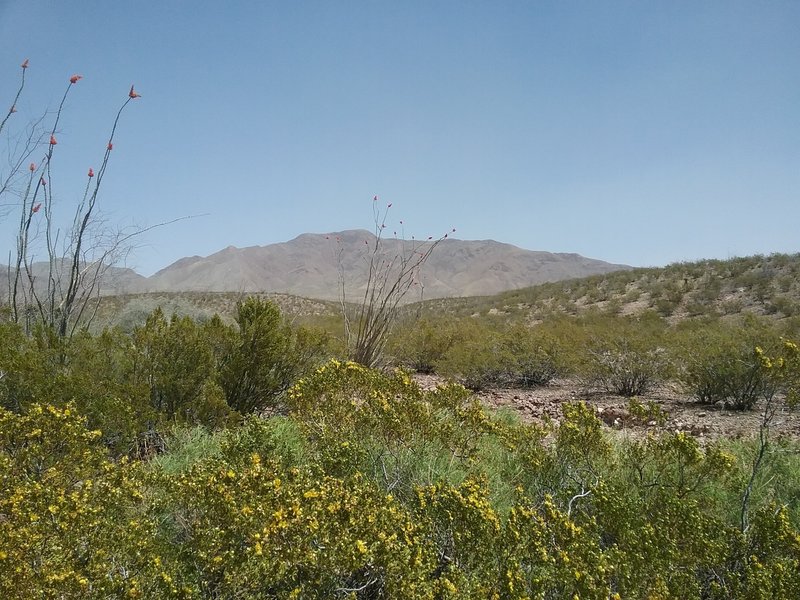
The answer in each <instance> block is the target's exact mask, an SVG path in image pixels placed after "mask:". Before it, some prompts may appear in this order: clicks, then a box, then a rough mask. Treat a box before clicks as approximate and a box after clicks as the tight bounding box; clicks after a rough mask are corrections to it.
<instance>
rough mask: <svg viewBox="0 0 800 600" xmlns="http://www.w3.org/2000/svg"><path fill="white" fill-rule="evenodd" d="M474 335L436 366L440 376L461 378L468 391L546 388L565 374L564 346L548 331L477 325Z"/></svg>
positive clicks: (523, 327)
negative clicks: (498, 388) (543, 386)
mask: <svg viewBox="0 0 800 600" xmlns="http://www.w3.org/2000/svg"><path fill="white" fill-rule="evenodd" d="M471 333H472V335H470V336H469V337H467V336H465V339H462V340H461V341H460V343H458V344H454V345H452V346H451V347H450V349H449V350H448V352H447V353H446V354H445V355H444V356H443V357H442V359H441V360H440V361H439V363H438V364H437V372H439V373H441V374H444V375H448V376H450V377H454V378H458V379H459V380H461V381H462V382H463V383H464V385H465V386H466V387H467V388H469V389H472V390H481V389H485V388H488V387H500V386H513V387H534V386H540V385H547V384H548V383H550V382H551V381H552V380H553V379H554V378H555V377H557V376H558V375H560V374H561V373H563V372H564V360H563V358H562V355H561V345H560V344H559V342H558V340H557V339H556V337H555V335H554V334H553V333H552V331H551V330H549V329H545V328H541V327H527V326H524V325H520V324H511V325H506V326H504V327H495V328H490V327H488V326H485V325H483V326H482V325H477V324H474V325H473V326H472V332H471Z"/></svg>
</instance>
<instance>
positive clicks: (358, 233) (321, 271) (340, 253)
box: [131, 230, 630, 301]
mask: <svg viewBox="0 0 800 600" xmlns="http://www.w3.org/2000/svg"><path fill="white" fill-rule="evenodd" d="M374 242H375V236H374V235H373V234H371V233H370V232H368V231H364V230H349V231H342V232H338V233H329V234H312V233H307V234H303V235H300V236H298V237H296V238H295V239H293V240H291V241H289V242H284V243H280V244H270V245H268V246H254V247H250V248H236V247H234V246H229V247H227V248H225V249H224V250H221V251H220V252H217V253H215V254H212V255H211V256H207V257H200V256H193V257H190V258H183V259H181V260H179V261H177V262H175V263H173V264H172V265H170V266H168V267H166V268H165V269H162V270H161V271H159V272H158V273H156V274H155V275H153V276H152V277H150V278H147V279H145V280H143V281H140V282H139V283H138V284H137V286H136V287H135V288H134V289H132V290H131V291H139V292H161V291H169V292H179V291H197V292H227V291H236V292H281V293H288V294H294V295H297V296H304V297H307V298H319V299H327V300H336V299H338V298H339V289H340V272H341V273H342V274H343V276H344V281H345V283H346V286H347V296H348V298H349V299H354V298H358V297H359V292H360V291H363V289H364V286H365V285H366V277H367V271H368V269H367V264H368V260H369V256H370V252H371V249H372V248H373V246H374ZM428 243H429V242H414V241H404V240H399V239H385V240H383V246H382V248H383V257H385V258H387V259H389V260H391V259H392V258H393V257H395V256H399V255H404V256H408V255H409V253H411V252H412V251H413V250H414V249H417V250H421V249H424V248H425V247H426V245H427V244H428ZM629 268H630V267H628V266H626V265H615V264H610V263H607V262H604V261H601V260H594V259H590V258H585V257H583V256H580V255H578V254H554V253H551V252H537V251H531V250H523V249H521V248H518V247H516V246H512V245H510V244H502V243H500V242H495V241H492V240H481V241H467V240H456V239H446V240H444V241H443V242H442V243H441V244H440V245H439V246H438V247H437V248H436V250H435V252H434V253H433V254H432V255H431V257H430V259H429V260H428V262H427V264H426V265H425V267H424V269H423V271H422V283H423V287H424V295H425V297H426V298H447V297H458V296H483V295H489V294H496V293H498V292H502V291H505V290H512V289H516V288H521V287H525V286H531V285H537V284H540V283H545V282H549V281H560V280H563V279H570V278H575V277H586V276H589V275H598V274H604V273H610V272H613V271H617V270H620V269H629ZM408 300H409V301H413V300H419V296H416V297H409V298H408Z"/></svg>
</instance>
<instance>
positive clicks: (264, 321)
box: [219, 297, 327, 414]
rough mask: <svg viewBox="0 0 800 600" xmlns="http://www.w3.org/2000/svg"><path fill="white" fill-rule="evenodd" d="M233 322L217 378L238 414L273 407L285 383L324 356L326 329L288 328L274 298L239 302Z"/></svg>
mask: <svg viewBox="0 0 800 600" xmlns="http://www.w3.org/2000/svg"><path fill="white" fill-rule="evenodd" d="M236 324H237V326H238V329H237V331H236V333H235V335H232V336H230V337H229V338H228V339H227V340H226V341H227V344H228V346H227V348H225V349H224V350H223V356H222V359H221V366H220V374H219V382H220V385H221V386H222V390H223V392H224V394H225V399H226V400H227V402H228V405H229V406H230V407H231V408H233V409H235V410H237V411H239V412H240V413H242V414H247V413H252V412H258V411H262V410H264V409H266V408H270V407H276V406H277V405H278V404H279V403H280V401H281V399H282V394H283V393H284V392H285V391H286V390H287V389H289V386H290V385H291V384H292V383H293V382H294V381H295V380H296V379H297V378H298V377H299V376H300V375H301V374H302V373H303V372H305V371H306V370H308V369H309V368H311V367H312V366H314V365H315V364H316V363H317V362H319V361H320V360H321V359H322V357H323V356H324V355H325V347H326V343H327V336H326V334H324V333H323V332H320V331H317V330H311V329H306V328H303V327H300V328H297V329H293V328H292V327H291V326H290V325H289V324H288V323H286V322H285V321H284V319H283V318H282V317H281V313H280V310H279V308H278V306H277V305H276V304H274V303H273V302H270V301H267V300H261V299H259V298H256V297H250V298H247V299H246V300H244V301H243V302H239V303H238V304H237V305H236Z"/></svg>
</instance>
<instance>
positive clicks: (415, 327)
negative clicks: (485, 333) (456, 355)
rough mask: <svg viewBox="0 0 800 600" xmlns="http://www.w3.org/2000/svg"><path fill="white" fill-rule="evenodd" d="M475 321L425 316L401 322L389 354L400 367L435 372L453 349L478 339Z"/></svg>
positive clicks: (390, 340) (391, 339)
mask: <svg viewBox="0 0 800 600" xmlns="http://www.w3.org/2000/svg"><path fill="white" fill-rule="evenodd" d="M475 335H476V326H475V322H474V320H473V319H469V320H463V319H462V320H456V319H452V318H447V317H440V318H431V317H424V318H422V319H419V320H410V321H404V322H401V323H398V324H397V325H396V326H395V328H394V329H393V331H392V334H391V336H390V337H389V341H388V346H387V354H389V355H390V356H391V357H392V358H393V362H394V364H395V365H397V366H402V367H407V368H409V369H413V370H414V371H416V372H418V373H433V372H435V371H436V368H437V365H438V364H439V363H440V362H441V361H442V360H443V359H444V357H445V356H446V355H447V353H448V352H449V351H450V349H451V348H453V347H454V346H456V345H458V344H463V343H464V342H465V341H466V340H468V339H470V338H472V337H475Z"/></svg>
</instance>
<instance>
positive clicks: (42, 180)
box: [39, 177, 47, 185]
mask: <svg viewBox="0 0 800 600" xmlns="http://www.w3.org/2000/svg"><path fill="white" fill-rule="evenodd" d="M39 183H41V184H42V185H47V181H45V179H44V177H40V178H39Z"/></svg>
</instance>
